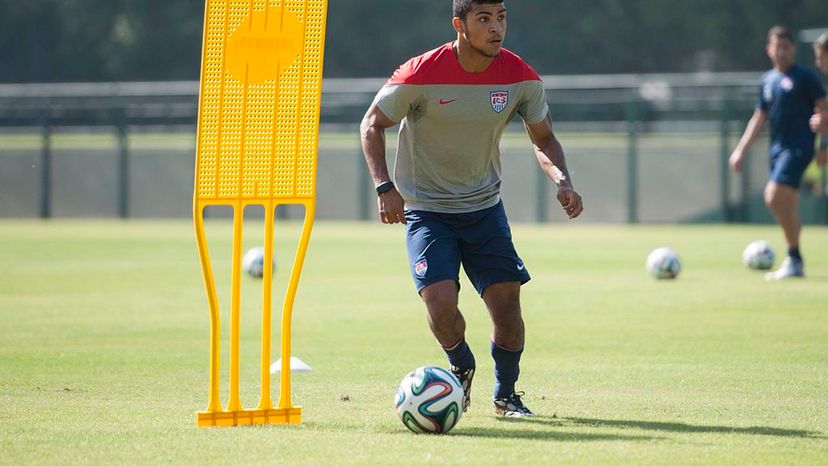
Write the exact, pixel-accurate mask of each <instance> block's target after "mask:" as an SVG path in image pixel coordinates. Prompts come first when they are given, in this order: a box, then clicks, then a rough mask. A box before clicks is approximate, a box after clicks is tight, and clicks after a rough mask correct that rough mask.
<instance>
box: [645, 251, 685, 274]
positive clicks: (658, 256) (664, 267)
mask: <svg viewBox="0 0 828 466" xmlns="http://www.w3.org/2000/svg"><path fill="white" fill-rule="evenodd" d="M647 272H650V275H652V276H653V277H655V278H657V279H659V280H661V279H670V278H676V277H677V276H678V274H679V272H681V259H680V258H679V256H678V254H677V253H676V251H673V250H672V249H670V248H658V249H656V250H655V251H653V252H651V253H650V255H649V256H647Z"/></svg>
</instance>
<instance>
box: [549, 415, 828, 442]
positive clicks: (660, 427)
mask: <svg viewBox="0 0 828 466" xmlns="http://www.w3.org/2000/svg"><path fill="white" fill-rule="evenodd" d="M560 421H562V422H563V424H569V425H572V424H575V425H583V426H590V427H612V428H621V429H642V430H657V431H661V432H679V433H721V434H746V435H771V436H775V437H801V438H825V437H824V436H823V435H822V432H814V431H810V430H798V429H778V428H776V427H764V426H753V427H729V426H705V425H693V424H684V423H680V422H653V421H627V420H619V419H587V418H579V417H567V418H561V419H560ZM563 424H562V425H563Z"/></svg>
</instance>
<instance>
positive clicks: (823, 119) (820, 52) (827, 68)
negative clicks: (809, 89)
mask: <svg viewBox="0 0 828 466" xmlns="http://www.w3.org/2000/svg"><path fill="white" fill-rule="evenodd" d="M814 57H815V59H816V66H817V68H819V70H820V71H822V74H824V75H826V76H828V32H825V33H823V34H822V35H821V36H819V39H817V40H816V42H814ZM811 129H813V130H814V132H817V133H820V134H822V142H821V143H820V150H821V151H822V154H820V155H821V156H822V157H825V156H826V154H825V151H826V150H828V112H826V111H824V110H823V111H820V109H815V111H814V116H813V117H812V118H811ZM822 164H823V165H824V164H825V161H823V162H822Z"/></svg>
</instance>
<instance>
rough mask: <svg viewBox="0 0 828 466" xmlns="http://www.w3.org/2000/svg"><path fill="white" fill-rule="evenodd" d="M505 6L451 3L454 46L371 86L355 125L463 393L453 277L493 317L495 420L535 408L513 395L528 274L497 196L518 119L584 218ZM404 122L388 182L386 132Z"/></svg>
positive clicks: (465, 375)
mask: <svg viewBox="0 0 828 466" xmlns="http://www.w3.org/2000/svg"><path fill="white" fill-rule="evenodd" d="M506 18H507V14H506V5H505V3H504V1H503V0H453V18H452V25H453V26H454V30H455V31H456V32H457V40H456V41H453V42H450V43H447V44H445V45H442V46H440V47H438V48H436V49H434V50H431V51H429V52H426V53H425V54H423V55H420V56H418V57H415V58H412V59H411V60H409V61H408V62H406V63H405V64H404V65H402V66H401V67H400V68H399V69H397V71H396V72H395V73H394V74H393V76H392V77H391V79H390V80H389V81H388V82H387V83H386V84H385V86H384V87H383V88H382V89H381V90H380V91H379V93H378V94H377V96H376V98H375V99H374V102H373V104H372V105H371V107H370V108H369V109H368V111H367V113H366V115H365V118H364V119H363V120H362V125H361V137H362V148H363V152H364V154H365V159H366V161H367V164H368V169H369V171H370V173H371V176H372V177H373V180H374V184H375V186H376V190H377V195H378V201H377V204H378V207H379V216H380V219H381V220H382V222H383V223H385V224H399V223H403V224H405V229H406V238H407V240H406V243H407V249H408V258H409V266H410V269H411V275H412V277H413V279H414V283H415V285H416V288H417V291H418V292H419V294H420V297H421V298H422V300H423V302H424V303H425V306H426V309H427V311H428V321H429V325H430V327H431V331H432V333H433V334H434V336H435V338H436V339H437V341H438V343H439V344H440V346H442V348H443V349H444V350H445V352H446V354H447V356H448V360H449V364H450V365H451V370H452V372H453V373H454V374H455V375H457V376H458V378H459V379H460V381H461V383H462V385H463V391H464V394H465V396H464V403H463V404H464V406H463V409H464V411H465V410H466V409H467V408H468V405H469V393H470V389H471V383H472V378H473V377H474V371H475V359H474V355H473V354H472V352H471V350H470V348H469V345H468V344H467V343H466V340H465V329H466V322H465V320H464V319H463V315H462V314H461V313H460V311H459V309H458V307H457V305H458V291H459V286H460V284H459V283H460V282H459V271H460V265H461V264H462V265H463V268H464V269H465V272H466V275H467V276H468V277H469V280H470V281H471V282H472V284H473V285H474V287H475V289H476V291H477V292H478V293H479V294H480V296H481V297H482V299H483V301H484V303H485V305H486V307H487V309H488V311H489V314H490V317H491V320H492V323H493V327H494V330H493V332H492V336H491V355H492V357H493V359H494V375H495V388H494V408H495V413H496V414H497V415H502V416H513V417H524V416H532V415H533V414H532V412H531V411H530V410H529V409H528V408H527V407H526V405H525V404H524V403H523V401H522V400H521V395H522V392H518V391H516V390H515V383H516V382H517V379H518V374H519V363H520V358H521V353H522V352H523V347H524V323H523V319H522V317H521V308H520V287H521V285H522V284H524V283H526V282H527V281H529V272H528V271H527V269H526V266H525V265H524V262H523V261H522V260H521V259H520V257H519V256H518V254H517V252H516V251H515V247H514V245H513V243H512V237H511V236H512V235H511V232H510V228H509V224H508V222H507V219H506V213H505V211H504V208H503V203H502V202H501V196H500V184H501V176H500V174H501V160H500V149H499V143H500V137H501V135H502V133H503V130H504V129H505V128H506V126H507V125H508V124H509V122H510V121H511V120H512V118H513V117H514V116H515V115H518V116H520V118H521V119H522V120H523V123H524V126H525V128H526V130H527V132H528V133H529V137H530V139H531V140H532V143H533V144H534V146H535V153H536V156H537V159H538V162H539V163H540V165H541V168H542V169H543V170H544V172H545V173H546V174H547V175H548V177H549V178H550V179H551V180H552V181H553V182H554V183H555V184H556V185H557V186H558V194H557V198H558V201H559V202H560V203H561V206H562V207H563V209H564V211H565V213H566V214H567V215H568V216H569V218H571V219H574V218H576V217H578V216H579V215H580V214H581V211H582V210H583V205H582V201H581V197H580V196H579V195H578V193H577V192H575V190H574V189H573V187H572V181H571V179H570V176H569V172H568V170H567V167H566V161H565V158H564V152H563V149H562V148H561V145H560V143H559V142H558V140H557V138H556V137H555V134H554V133H553V132H552V123H551V118H550V115H549V108H548V106H547V104H546V99H545V95H544V89H543V85H542V82H541V80H540V77H539V76H538V74H537V73H536V72H535V71H534V70H533V69H532V68H531V67H529V65H527V64H526V63H524V61H523V60H522V59H521V58H520V57H518V56H517V55H515V54H514V53H512V52H510V51H508V50H506V49H505V48H503V39H504V37H505V35H506V24H507V19H506ZM398 123H399V124H400V132H399V140H398V144H397V155H396V163H395V167H394V180H393V181H392V180H391V177H390V175H389V173H388V168H387V166H386V163H385V130H386V129H387V128H390V127H392V126H394V125H396V124H398Z"/></svg>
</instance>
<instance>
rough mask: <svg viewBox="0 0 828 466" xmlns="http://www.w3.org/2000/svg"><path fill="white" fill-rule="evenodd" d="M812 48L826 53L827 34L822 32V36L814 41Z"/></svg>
mask: <svg viewBox="0 0 828 466" xmlns="http://www.w3.org/2000/svg"><path fill="white" fill-rule="evenodd" d="M814 47H819V48H821V49H822V50H824V51H826V52H828V32H823V33H822V35H821V36H819V38H818V39H817V40H815V41H814Z"/></svg>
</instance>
